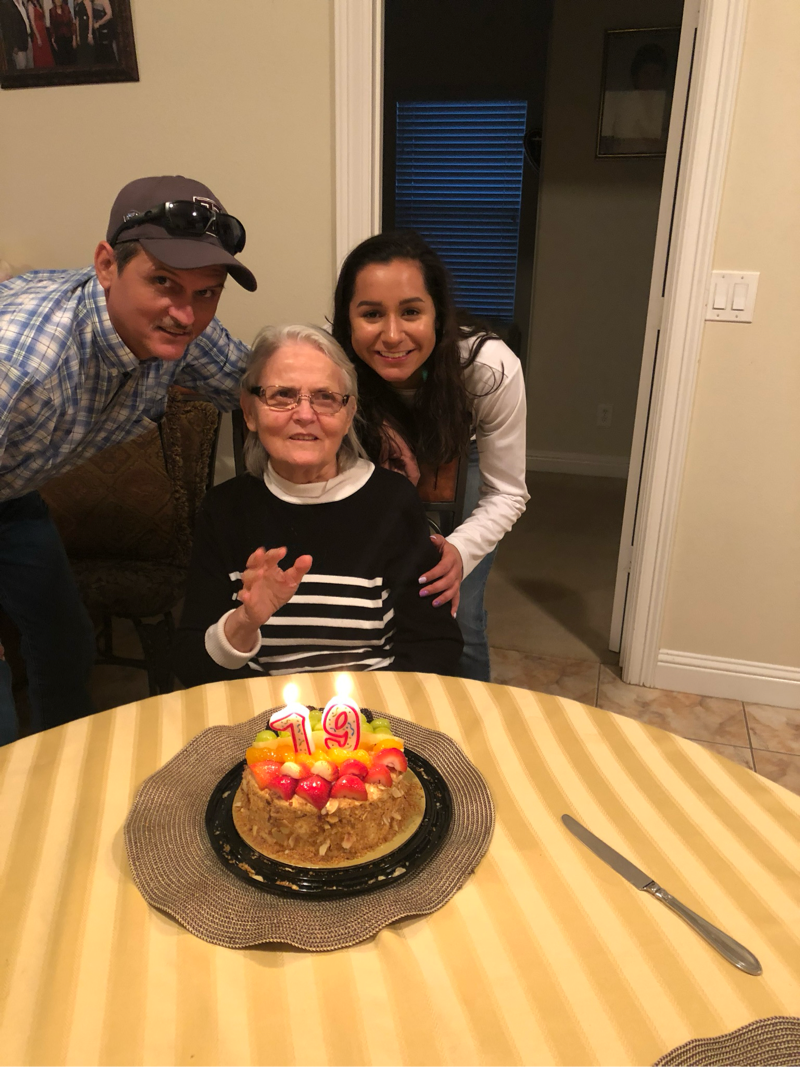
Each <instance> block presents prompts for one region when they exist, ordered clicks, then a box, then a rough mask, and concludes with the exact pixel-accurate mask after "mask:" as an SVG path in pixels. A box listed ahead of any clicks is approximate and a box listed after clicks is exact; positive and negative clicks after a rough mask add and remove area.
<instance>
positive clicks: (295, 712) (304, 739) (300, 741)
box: [269, 682, 314, 752]
mask: <svg viewBox="0 0 800 1067" xmlns="http://www.w3.org/2000/svg"><path fill="white" fill-rule="evenodd" d="M297 694H298V688H297V686H296V685H294V683H292V682H290V683H289V684H288V685H287V686H286V688H285V689H284V690H283V699H284V700H285V701H286V707H285V708H281V709H280V710H279V711H274V712H273V713H272V715H270V718H269V725H270V727H271V728H272V729H273V730H289V732H290V733H291V735H292V744H293V745H294V750H295V752H313V751H314V742H313V741H312V738H311V722H310V719H309V715H308V708H307V707H306V706H305V705H304V704H298V703H297Z"/></svg>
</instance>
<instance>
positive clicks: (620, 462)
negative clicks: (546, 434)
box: [526, 452, 630, 478]
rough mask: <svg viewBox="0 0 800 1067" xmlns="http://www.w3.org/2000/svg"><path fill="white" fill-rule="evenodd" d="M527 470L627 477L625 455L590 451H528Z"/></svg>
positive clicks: (603, 476)
mask: <svg viewBox="0 0 800 1067" xmlns="http://www.w3.org/2000/svg"><path fill="white" fill-rule="evenodd" d="M526 460H527V466H528V470H529V471H548V472H550V473H553V474H592V475H594V476H595V477H601V478H627V477H628V463H629V462H630V461H629V459H628V457H627V456H596V455H594V453H592V452H528V454H527V456H526Z"/></svg>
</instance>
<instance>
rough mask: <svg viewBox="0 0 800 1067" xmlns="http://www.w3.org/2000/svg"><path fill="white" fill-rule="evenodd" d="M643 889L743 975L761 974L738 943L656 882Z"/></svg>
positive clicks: (742, 946) (758, 966) (756, 962)
mask: <svg viewBox="0 0 800 1067" xmlns="http://www.w3.org/2000/svg"><path fill="white" fill-rule="evenodd" d="M644 888H645V889H646V890H647V891H648V893H652V894H653V896H654V897H657V898H658V899H659V900H660V901H661V902H662V903H663V904H666V905H667V907H668V908H672V910H673V911H674V912H675V914H676V915H680V917H681V918H682V919H683V921H684V922H687V923H688V924H689V926H691V927H693V928H694V929H695V930H696V931H697V933H698V934H700V936H701V937H704V938H705V939H706V941H708V943H709V945H713V947H714V948H715V949H716V950H717V952H720V953H721V954H722V955H723V956H724V957H725V959H726V960H728V962H729V963H732V964H733V965H734V967H738V968H739V970H740V971H744V972H745V974H756V975H758V974H761V964H760V963H759V962H758V960H757V959H756V957H755V956H754V955H753V953H752V952H750V951H749V950H748V949H746V948H745V947H744V945H740V944H739V942H738V941H734V939H733V938H732V937H730V936H729V935H728V934H726V933H723V931H722V930H720V929H719V928H718V927H716V926H714V925H713V924H712V923H710V922H708V921H707V920H706V919H703V918H702V917H701V916H699V915H697V914H696V913H695V912H693V911H692V909H691V908H687V907H686V905H685V904H681V902H680V901H679V900H676V899H675V897H673V896H672V894H671V893H668V892H667V891H666V889H662V888H661V886H660V885H658V884H657V883H656V882H650V884H649V885H646V886H645V887H644Z"/></svg>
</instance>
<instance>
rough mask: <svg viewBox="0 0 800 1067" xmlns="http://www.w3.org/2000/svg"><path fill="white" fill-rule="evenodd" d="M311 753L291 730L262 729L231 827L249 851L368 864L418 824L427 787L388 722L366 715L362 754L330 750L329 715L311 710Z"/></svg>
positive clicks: (292, 859) (294, 860)
mask: <svg viewBox="0 0 800 1067" xmlns="http://www.w3.org/2000/svg"><path fill="white" fill-rule="evenodd" d="M308 710H309V725H310V741H311V743H310V744H309V745H308V746H307V747H308V748H309V749H310V750H311V751H309V752H299V751H296V747H297V746H296V745H295V744H294V742H293V739H292V735H291V733H290V731H288V730H287V731H285V732H282V731H279V730H262V731H261V732H260V733H259V734H257V735H256V738H255V740H254V742H253V744H252V745H251V746H250V748H248V750H247V754H246V760H247V766H246V767H245V769H244V772H243V774H242V782H241V785H240V786H239V789H238V791H237V793H236V796H235V798H234V801H233V822H234V825H235V827H236V830H237V832H238V833H239V835H240V837H242V838H243V840H244V841H246V842H247V844H248V845H250V846H251V848H254V849H255V850H256V851H257V852H260V853H262V854H263V855H265V856H268V857H270V858H271V859H276V860H281V861H282V862H284V863H289V864H293V865H296V866H303V867H305V866H310V867H336V866H343V865H348V864H351V863H353V862H365V861H366V860H368V859H371V858H373V857H375V856H378V855H381V854H384V853H386V852H388V851H390V850H391V849H392V848H395V847H397V846H398V845H399V844H400V843H402V841H403V840H405V839H406V838H407V837H409V836H410V834H411V833H413V831H414V830H415V829H416V827H417V826H418V825H419V822H420V820H421V818H422V815H423V812H424V807H425V796H424V793H423V791H422V787H421V785H420V783H419V780H418V779H417V777H416V775H415V774H414V773H413V771H411V770H409V769H408V762H407V760H406V757H405V755H404V752H403V747H404V743H403V741H402V739H400V738H398V737H395V736H394V735H393V734H392V730H391V726H390V724H389V722H388V721H387V720H386V719H375V720H373V721H372V722H367V720H366V719H365V717H364V716H363V715H361V713H360V712H357V713H356V714H357V715H358V716H359V723H358V725H359V727H360V729H359V730H358V731H357V735H356V736H357V740H358V747H357V748H345V747H342V746H340V745H337V744H331V737H330V736H329V735H326V734H325V733H323V731H322V729H321V723H322V715H323V712H321V711H318V710H317V709H314V708H310V709H308Z"/></svg>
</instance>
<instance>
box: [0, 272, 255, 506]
mask: <svg viewBox="0 0 800 1067" xmlns="http://www.w3.org/2000/svg"><path fill="white" fill-rule="evenodd" d="M247 354H248V349H247V346H246V345H244V344H242V342H241V341H236V340H234V338H232V337H231V336H230V334H229V333H228V331H227V330H226V329H225V328H224V327H223V326H222V324H221V323H220V322H219V321H218V320H217V319H214V320H213V321H212V322H211V324H210V325H209V326H208V327H207V328H206V329H205V330H204V331H203V333H202V334H201V335H200V336H199V337H198V338H196V339H195V340H194V341H192V343H191V344H190V345H189V346H188V347H187V349H186V352H185V353H184V355H183V356H182V357H181V358H180V359H179V360H175V361H174V362H171V361H170V362H165V361H162V360H156V359H152V360H139V359H137V358H136V356H134V355H133V353H132V352H131V351H130V349H129V348H128V347H127V346H126V345H125V343H124V342H123V340H122V338H121V337H120V336H119V334H118V333H117V331H116V330H115V329H114V327H113V326H112V325H111V321H110V319H109V317H108V311H107V309H106V299H105V294H104V293H103V290H102V288H101V287H100V283H99V282H98V280H97V277H96V275H95V272H94V268H93V267H88V268H86V269H85V270H50V271H32V272H31V273H30V274H23V275H20V276H19V277H17V278H12V279H11V280H10V281H7V282H5V283H4V284H2V285H0V500H9V499H12V498H14V497H18V496H21V495H22V494H23V493H28V492H30V491H31V490H33V489H37V488H38V487H39V486H41V485H43V484H44V483H45V482H46V481H48V480H49V479H50V478H52V477H53V476H54V475H56V474H60V473H61V472H63V471H65V470H68V469H69V468H70V467H74V466H76V465H77V464H79V463H81V462H82V461H83V460H85V459H87V458H88V457H89V456H92V455H94V454H95V453H96V452H100V451H101V450H102V449H104V448H107V447H108V446H109V445H114V444H117V443H118V442H120V441H126V440H129V439H130V438H131V437H136V436H137V435H138V434H141V433H144V432H145V431H146V430H148V429H150V428H151V427H152V426H153V425H154V423H155V422H156V421H157V420H158V419H160V418H161V416H162V415H163V414H164V411H165V409H166V406H167V389H168V388H169V386H171V385H183V386H186V387H187V388H190V389H193V390H195V391H196V392H198V393H202V394H203V395H204V396H207V397H208V399H209V400H211V401H212V402H213V403H214V404H215V405H216V406H217V407H219V408H221V409H222V410H223V411H229V410H230V409H232V408H234V407H235V406H236V404H237V402H238V397H239V383H240V381H241V377H242V373H243V371H244V364H245V361H246V359H247Z"/></svg>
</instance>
